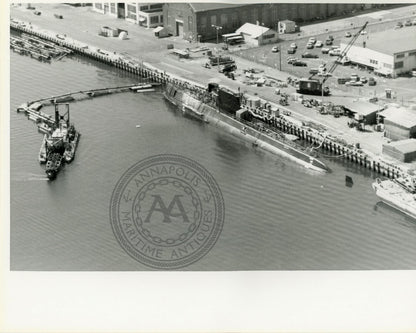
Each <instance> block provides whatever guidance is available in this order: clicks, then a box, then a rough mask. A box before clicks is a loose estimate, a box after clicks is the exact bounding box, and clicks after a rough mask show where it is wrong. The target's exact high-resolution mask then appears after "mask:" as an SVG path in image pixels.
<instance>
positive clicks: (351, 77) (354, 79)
mask: <svg viewBox="0 0 416 333" xmlns="http://www.w3.org/2000/svg"><path fill="white" fill-rule="evenodd" d="M359 80H360V77H359V76H358V75H357V74H351V76H350V81H359Z"/></svg>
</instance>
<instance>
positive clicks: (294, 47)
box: [290, 43, 298, 49]
mask: <svg viewBox="0 0 416 333" xmlns="http://www.w3.org/2000/svg"><path fill="white" fill-rule="evenodd" d="M290 47H291V48H292V49H297V48H298V46H297V45H296V43H292V44H290Z"/></svg>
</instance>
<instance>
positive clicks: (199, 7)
mask: <svg viewBox="0 0 416 333" xmlns="http://www.w3.org/2000/svg"><path fill="white" fill-rule="evenodd" d="M189 5H190V6H191V8H192V10H193V11H194V12H206V11H209V10H216V9H225V8H235V7H243V6H246V5H249V4H238V5H237V4H231V3H215V2H191V3H189Z"/></svg>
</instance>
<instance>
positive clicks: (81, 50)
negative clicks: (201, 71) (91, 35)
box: [10, 21, 205, 93]
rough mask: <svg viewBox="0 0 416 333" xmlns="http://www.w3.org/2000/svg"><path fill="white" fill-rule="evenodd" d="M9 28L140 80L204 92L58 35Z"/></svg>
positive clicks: (185, 82) (150, 69) (15, 24)
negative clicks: (49, 42)
mask: <svg viewBox="0 0 416 333" xmlns="http://www.w3.org/2000/svg"><path fill="white" fill-rule="evenodd" d="M10 28H11V29H14V30H16V31H19V32H23V33H27V34H30V35H34V36H37V37H39V38H42V39H44V40H47V41H51V42H54V43H56V44H58V45H61V46H65V47H67V48H69V49H71V50H72V51H74V53H76V54H79V55H82V56H85V57H87V58H90V59H93V60H96V61H99V62H101V63H105V64H107V65H111V66H114V67H116V68H118V69H120V70H123V71H126V72H128V73H131V74H133V75H137V76H140V77H141V78H144V79H146V80H147V81H148V82H156V83H161V84H166V83H173V84H175V85H176V86H178V87H180V88H183V89H189V90H192V91H194V92H196V93H204V92H205V90H204V89H203V88H201V87H198V86H196V85H192V84H190V83H189V82H187V81H184V80H180V79H178V78H173V77H172V76H170V75H168V74H166V73H165V72H162V71H158V70H157V69H153V68H148V67H147V66H146V65H144V64H143V63H140V64H135V63H133V62H131V61H129V60H124V59H114V57H112V56H111V55H110V54H108V53H104V52H100V51H99V49H97V51H94V50H91V49H89V48H88V47H81V46H79V45H77V44H74V43H69V42H68V41H66V40H64V39H61V38H58V35H57V36H56V37H53V36H50V35H48V34H45V33H42V32H39V31H35V30H32V29H29V28H28V27H26V26H22V25H20V24H17V23H15V22H13V21H12V22H10Z"/></svg>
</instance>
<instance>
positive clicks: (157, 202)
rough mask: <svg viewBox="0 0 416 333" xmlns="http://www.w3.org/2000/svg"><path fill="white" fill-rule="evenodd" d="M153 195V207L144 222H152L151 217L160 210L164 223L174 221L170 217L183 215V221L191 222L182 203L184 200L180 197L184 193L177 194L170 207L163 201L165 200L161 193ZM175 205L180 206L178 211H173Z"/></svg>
mask: <svg viewBox="0 0 416 333" xmlns="http://www.w3.org/2000/svg"><path fill="white" fill-rule="evenodd" d="M152 197H153V198H154V199H153V203H152V207H151V208H150V210H149V214H148V215H147V217H146V219H145V220H144V222H147V223H149V222H150V218H151V216H152V214H153V212H154V211H158V212H161V213H162V214H163V222H164V223H171V222H172V221H171V219H170V217H178V216H182V218H183V222H189V219H188V216H187V215H186V212H185V209H184V207H183V205H182V202H181V200H180V197H182V195H179V194H177V195H175V196H174V197H173V200H172V201H171V202H170V204H169V206H168V207H166V205H165V203H164V202H163V200H162V198H161V196H160V195H159V194H156V195H152ZM175 205H176V206H177V207H178V210H179V212H178V213H173V212H172V210H173V208H174V207H175Z"/></svg>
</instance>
